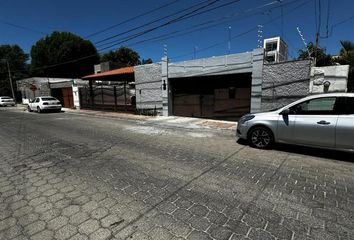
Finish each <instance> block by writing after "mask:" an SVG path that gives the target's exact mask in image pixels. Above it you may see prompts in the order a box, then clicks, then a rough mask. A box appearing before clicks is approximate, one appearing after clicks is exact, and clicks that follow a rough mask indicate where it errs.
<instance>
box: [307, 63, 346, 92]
mask: <svg viewBox="0 0 354 240" xmlns="http://www.w3.org/2000/svg"><path fill="white" fill-rule="evenodd" d="M348 73H349V65H339V66H327V67H312V68H311V74H310V88H309V90H310V94H317V93H325V92H346V91H347V84H348ZM326 86H327V87H326Z"/></svg>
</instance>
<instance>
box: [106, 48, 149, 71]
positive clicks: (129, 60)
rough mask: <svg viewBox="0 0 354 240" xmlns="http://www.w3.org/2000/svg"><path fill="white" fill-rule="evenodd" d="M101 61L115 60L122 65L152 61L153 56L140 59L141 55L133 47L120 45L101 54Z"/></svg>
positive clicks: (134, 64)
mask: <svg viewBox="0 0 354 240" xmlns="http://www.w3.org/2000/svg"><path fill="white" fill-rule="evenodd" d="M101 62H114V63H116V64H118V65H120V66H122V67H126V66H136V65H140V64H149V63H152V60H151V58H148V59H142V60H140V55H139V54H138V53H137V52H136V51H134V50H133V49H131V48H128V47H120V48H118V49H117V50H115V51H112V50H111V51H109V52H108V53H105V54H103V55H102V56H101Z"/></svg>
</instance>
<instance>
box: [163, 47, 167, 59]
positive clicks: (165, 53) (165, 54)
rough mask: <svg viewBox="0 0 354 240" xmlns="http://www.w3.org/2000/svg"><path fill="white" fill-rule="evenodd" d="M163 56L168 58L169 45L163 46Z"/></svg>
mask: <svg viewBox="0 0 354 240" xmlns="http://www.w3.org/2000/svg"><path fill="white" fill-rule="evenodd" d="M163 56H164V57H167V45H166V44H164V45H163Z"/></svg>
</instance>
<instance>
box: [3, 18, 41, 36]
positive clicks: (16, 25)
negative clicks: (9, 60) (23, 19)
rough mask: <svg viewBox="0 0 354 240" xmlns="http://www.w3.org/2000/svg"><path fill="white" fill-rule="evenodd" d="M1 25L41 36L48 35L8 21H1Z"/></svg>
mask: <svg viewBox="0 0 354 240" xmlns="http://www.w3.org/2000/svg"><path fill="white" fill-rule="evenodd" d="M0 23H2V24H5V25H8V26H11V27H15V28H18V29H22V30H26V31H29V32H33V33H37V34H40V35H46V34H47V33H45V32H41V31H38V30H35V29H32V28H29V27H25V26H21V25H18V24H15V23H11V22H8V21H5V20H2V19H0Z"/></svg>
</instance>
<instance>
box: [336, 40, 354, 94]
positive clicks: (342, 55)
mask: <svg viewBox="0 0 354 240" xmlns="http://www.w3.org/2000/svg"><path fill="white" fill-rule="evenodd" d="M340 44H341V45H342V47H341V49H340V51H339V61H340V64H348V65H349V76H348V92H353V91H354V43H353V42H351V41H340Z"/></svg>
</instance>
